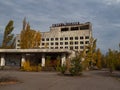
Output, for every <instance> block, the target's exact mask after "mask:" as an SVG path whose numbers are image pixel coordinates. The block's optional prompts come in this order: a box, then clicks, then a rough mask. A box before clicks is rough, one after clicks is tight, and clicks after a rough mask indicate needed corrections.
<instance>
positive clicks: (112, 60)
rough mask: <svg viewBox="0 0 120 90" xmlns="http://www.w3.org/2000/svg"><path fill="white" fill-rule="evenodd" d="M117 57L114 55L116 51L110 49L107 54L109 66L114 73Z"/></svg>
mask: <svg viewBox="0 0 120 90" xmlns="http://www.w3.org/2000/svg"><path fill="white" fill-rule="evenodd" d="M115 61H116V60H115V57H114V52H113V51H112V50H111V49H109V52H108V54H107V67H108V68H109V71H110V72H111V73H112V72H113V70H114V69H115Z"/></svg>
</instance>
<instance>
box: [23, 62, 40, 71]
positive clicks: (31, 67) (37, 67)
mask: <svg viewBox="0 0 120 90" xmlns="http://www.w3.org/2000/svg"><path fill="white" fill-rule="evenodd" d="M21 70H22V71H36V72H38V71H41V70H42V67H41V65H40V64H39V65H31V64H30V61H29V60H26V61H25V62H24V63H23V66H22V67H21Z"/></svg>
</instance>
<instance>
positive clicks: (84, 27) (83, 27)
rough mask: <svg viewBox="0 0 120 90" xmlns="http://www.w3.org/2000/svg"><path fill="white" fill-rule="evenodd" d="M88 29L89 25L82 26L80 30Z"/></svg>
mask: <svg viewBox="0 0 120 90" xmlns="http://www.w3.org/2000/svg"><path fill="white" fill-rule="evenodd" d="M86 29H89V25H83V26H80V30H86Z"/></svg>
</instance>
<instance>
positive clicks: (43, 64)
mask: <svg viewBox="0 0 120 90" xmlns="http://www.w3.org/2000/svg"><path fill="white" fill-rule="evenodd" d="M41 66H42V67H45V54H43V55H42V64H41Z"/></svg>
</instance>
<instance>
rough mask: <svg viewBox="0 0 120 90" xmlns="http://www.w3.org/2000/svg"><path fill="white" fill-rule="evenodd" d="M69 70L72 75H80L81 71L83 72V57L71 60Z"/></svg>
mask: <svg viewBox="0 0 120 90" xmlns="http://www.w3.org/2000/svg"><path fill="white" fill-rule="evenodd" d="M69 72H70V73H71V75H73V76H74V75H79V74H80V72H82V64H81V58H80V57H76V58H74V59H73V60H71V67H70V68H69Z"/></svg>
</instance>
